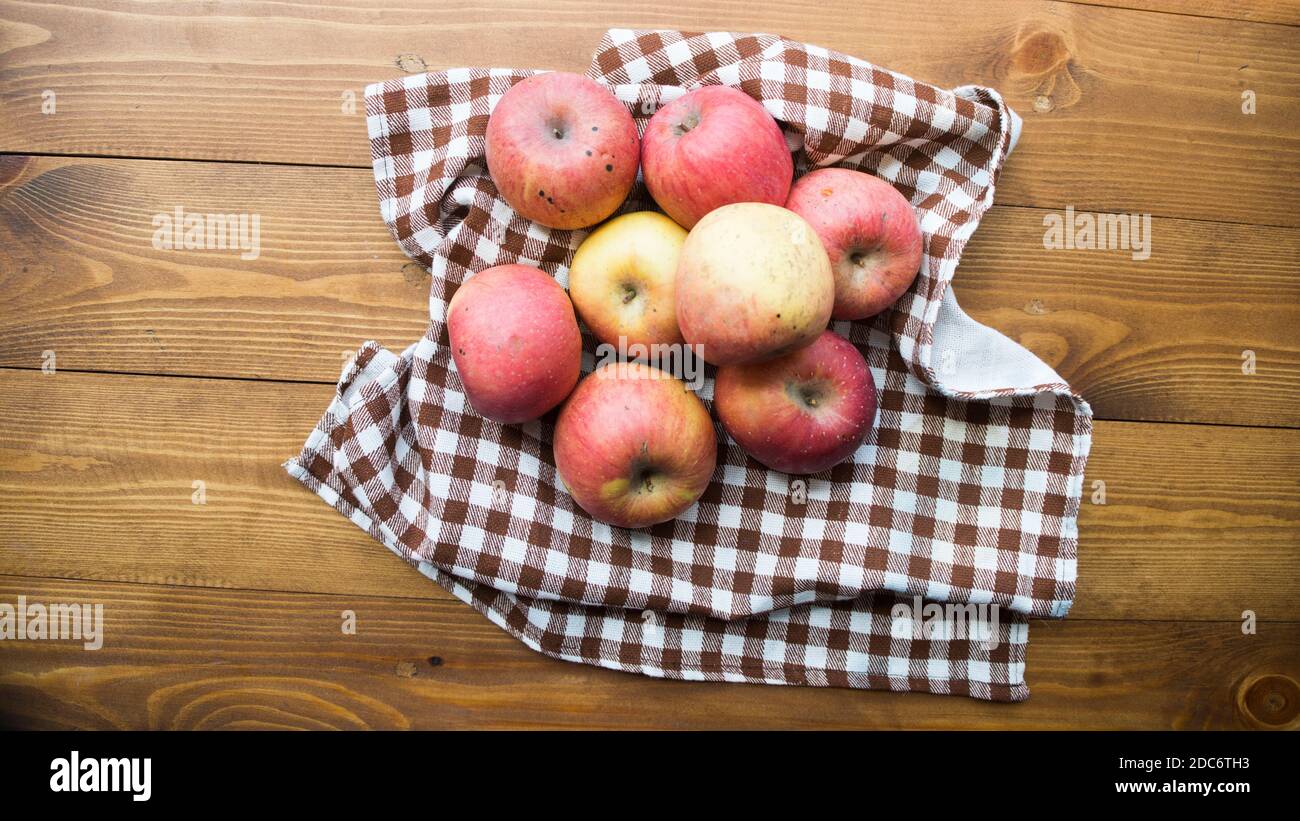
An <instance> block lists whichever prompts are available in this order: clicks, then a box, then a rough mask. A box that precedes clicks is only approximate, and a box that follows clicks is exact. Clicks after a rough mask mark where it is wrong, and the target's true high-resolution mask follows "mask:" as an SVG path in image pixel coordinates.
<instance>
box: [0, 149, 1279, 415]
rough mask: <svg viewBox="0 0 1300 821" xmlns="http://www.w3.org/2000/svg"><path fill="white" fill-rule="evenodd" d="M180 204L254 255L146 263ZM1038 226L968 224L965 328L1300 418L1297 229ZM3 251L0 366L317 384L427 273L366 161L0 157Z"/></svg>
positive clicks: (1070, 361) (401, 334)
mask: <svg viewBox="0 0 1300 821" xmlns="http://www.w3.org/2000/svg"><path fill="white" fill-rule="evenodd" d="M178 205H180V206H183V207H184V208H185V209H186V211H187V212H189V213H198V214H208V213H217V214H256V215H258V217H259V225H260V228H261V243H260V248H259V256H258V258H257V259H252V260H244V259H241V254H240V252H239V251H238V250H237V249H232V250H190V251H186V250H183V249H182V250H155V248H154V247H153V246H152V245H151V240H152V237H153V234H154V227H153V222H152V219H153V216H154V215H155V214H171V213H172V212H173V209H174V208H175V207H176V206H178ZM1044 213H1047V212H1044V211H1039V210H1036V209H1028V208H1011V207H1002V206H998V207H995V208H994V209H993V210H992V211H991V212H990V214H989V215H988V217H987V218H986V220H985V222H984V223H983V225H982V226H981V228H980V230H979V232H977V234H976V236H975V238H974V240H973V241H972V243H971V246H970V248H969V250H968V252H967V254H966V255H965V257H964V258H963V262H962V266H961V269H960V271H959V274H958V277H957V280H956V292H957V295H958V297H959V299H960V302H961V304H962V305H963V307H964V308H965V309H966V310H967V311H969V312H970V313H971V314H972V315H973V316H974V317H975V318H976V319H977V320H979V321H981V322H984V323H986V324H988V325H991V326H993V327H995V328H997V329H999V330H1001V331H1003V332H1004V333H1006V334H1008V335H1010V336H1011V337H1013V338H1015V339H1016V340H1018V341H1019V342H1020V343H1021V344H1023V345H1025V346H1026V347H1028V348H1030V349H1031V350H1033V351H1034V352H1035V353H1037V354H1038V355H1039V356H1040V357H1042V358H1043V359H1044V360H1046V361H1047V362H1048V363H1050V364H1051V365H1052V366H1053V367H1055V368H1057V369H1058V370H1059V372H1060V373H1061V374H1062V375H1063V376H1064V377H1065V378H1066V379H1068V380H1069V381H1070V382H1071V384H1073V385H1074V386H1075V388H1076V389H1077V390H1079V391H1081V392H1082V393H1083V395H1084V396H1085V397H1087V399H1088V400H1089V402H1091V403H1092V406H1093V408H1094V410H1095V412H1096V413H1097V415H1098V416H1099V417H1100V418H1103V419H1124V420H1138V419H1149V420H1165V421H1196V422H1218V423H1232V424H1250V425H1279V426H1300V406H1298V405H1297V403H1296V402H1295V401H1294V397H1295V396H1296V395H1297V392H1300V267H1297V265H1296V260H1297V259H1300V231H1298V230H1296V229H1291V228H1266V227H1259V226H1245V225H1224V224H1211V223H1204V222H1199V221H1189V220H1175V219H1162V218H1157V219H1155V220H1154V222H1153V227H1152V232H1151V233H1152V237H1153V238H1152V246H1151V256H1150V258H1149V259H1146V260H1134V259H1133V255H1132V254H1131V253H1129V252H1125V251H1088V250H1048V249H1045V248H1044V247H1043V234H1044V227H1043V215H1044ZM0 247H3V248H5V253H6V255H7V256H8V258H9V263H8V264H6V265H5V266H3V267H0V291H3V292H4V293H6V294H7V295H8V296H9V299H8V300H7V301H6V302H5V303H4V305H3V307H0V336H3V338H4V339H5V340H6V345H5V346H4V347H3V348H0V365H8V366H15V367H27V368H34V367H39V366H40V365H41V363H42V355H43V353H44V352H45V351H54V353H55V355H56V357H57V359H56V361H57V364H58V366H59V367H60V368H63V369H66V370H89V371H115V372H130V373H165V374H185V375H199V376H237V377H245V378H255V379H287V380H295V381H319V382H333V381H334V379H335V378H336V377H337V375H338V368H339V364H340V362H341V360H342V356H343V355H344V353H350V352H352V351H354V350H355V349H356V347H357V346H358V345H359V344H360V343H361V342H362V341H364V340H366V339H377V340H379V341H380V342H383V343H385V344H388V345H390V346H393V347H396V348H401V347H404V346H405V345H406V344H408V343H409V342H411V341H413V340H415V339H417V338H418V337H419V336H420V335H421V334H422V333H423V331H424V328H425V324H426V317H427V310H426V294H427V292H428V274H427V273H426V272H425V271H424V270H423V269H421V268H420V266H419V265H417V264H415V263H414V262H412V261H411V260H409V259H408V258H407V257H406V256H404V255H403V254H402V253H401V251H400V250H399V249H398V247H397V245H396V243H394V242H393V240H392V238H391V237H390V236H389V234H388V232H387V230H386V228H385V227H384V225H383V222H382V221H381V220H380V218H379V215H378V210H377V208H376V207H375V200H374V185H373V182H372V180H371V178H370V174H369V172H368V171H363V170H354V169H333V168H297V167H292V168H291V167H283V166H269V167H268V166H251V165H242V164H233V165H231V164H211V163H190V162H186V163H176V162H145V161H130V160H99V159H95V160H85V159H65V158H30V157H26V158H25V157H7V158H0ZM1261 249H1267V250H1268V252H1267V253H1262V252H1261ZM1135 282H1140V283H1141V287H1134V283H1135ZM1247 350H1249V351H1253V352H1254V354H1255V357H1256V372H1255V373H1254V374H1253V375H1250V376H1246V375H1243V373H1242V369H1241V366H1242V353H1243V351H1247Z"/></svg>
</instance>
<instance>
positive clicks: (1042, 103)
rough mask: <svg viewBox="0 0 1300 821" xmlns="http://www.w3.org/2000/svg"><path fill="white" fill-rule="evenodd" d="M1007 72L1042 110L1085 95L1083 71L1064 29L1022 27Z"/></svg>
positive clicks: (1061, 106)
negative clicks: (1082, 78)
mask: <svg viewBox="0 0 1300 821" xmlns="http://www.w3.org/2000/svg"><path fill="white" fill-rule="evenodd" d="M1006 71H1007V74H1008V80H1009V81H1010V84H1011V85H1012V86H1014V87H1015V88H1016V89H1017V91H1019V92H1020V93H1022V94H1025V95H1026V96H1028V98H1029V101H1031V102H1032V104H1033V107H1034V110H1035V111H1037V112H1039V113H1046V112H1048V111H1052V110H1054V109H1057V108H1063V107H1065V106H1070V105H1073V104H1074V103H1076V102H1078V100H1079V98H1080V97H1082V96H1083V91H1082V89H1081V88H1080V87H1079V83H1078V76H1082V72H1081V71H1080V70H1079V67H1078V66H1077V65H1075V63H1074V59H1073V56H1072V55H1071V53H1070V46H1069V43H1068V42H1067V41H1066V37H1065V35H1064V34H1061V33H1060V32H1056V31H1047V30H1044V29H1039V28H1033V27H1032V26H1029V27H1026V28H1024V29H1022V30H1021V31H1020V32H1019V34H1017V36H1016V40H1015V43H1014V45H1012V47H1011V52H1010V55H1009V57H1008V65H1007V67H1006ZM1076 75H1078V76H1076Z"/></svg>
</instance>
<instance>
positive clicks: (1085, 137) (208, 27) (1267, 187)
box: [0, 0, 1300, 226]
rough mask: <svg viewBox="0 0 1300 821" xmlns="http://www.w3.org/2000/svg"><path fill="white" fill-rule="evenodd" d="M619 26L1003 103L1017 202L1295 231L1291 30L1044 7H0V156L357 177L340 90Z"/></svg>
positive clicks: (568, 54) (1006, 198) (511, 56)
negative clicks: (763, 42) (1245, 107)
mask: <svg viewBox="0 0 1300 821" xmlns="http://www.w3.org/2000/svg"><path fill="white" fill-rule="evenodd" d="M609 26H634V27H650V28H673V27H678V28H688V29H722V30H746V31H756V30H757V31H774V32H778V33H781V34H784V35H787V36H789V37H792V38H796V39H800V40H805V41H809V42H813V43H818V44H820V45H824V46H828V47H831V48H836V49H840V50H843V51H846V52H849V53H852V54H856V55H859V56H863V57H866V58H869V59H871V60H874V61H875V62H877V63H879V64H881V65H886V66H889V67H891V68H893V69H896V70H899V71H902V72H905V73H908V74H911V75H914V76H916V77H918V78H920V79H923V80H927V81H930V82H934V83H938V84H940V85H944V86H955V85H959V84H963V83H981V84H985V85H989V86H992V87H995V88H997V89H999V90H1001V91H1002V92H1003V93H1004V94H1005V95H1006V97H1007V99H1008V101H1009V102H1010V103H1011V104H1012V106H1013V107H1015V108H1016V109H1017V110H1018V111H1020V112H1021V113H1022V114H1023V115H1024V116H1025V117H1026V128H1025V131H1024V136H1023V139H1022V140H1021V144H1020V147H1019V149H1018V155H1017V156H1016V157H1014V158H1013V160H1012V162H1011V164H1010V166H1009V167H1008V170H1007V173H1006V174H1005V175H1004V177H1003V179H1002V187H1001V191H1000V196H1001V201H1002V202H1005V203H1008V204H1015V205H1032V206H1040V207H1046V208H1054V209H1057V208H1062V207H1064V206H1065V205H1067V204H1072V205H1074V206H1075V207H1076V208H1080V209H1092V210H1108V211H1124V212H1130V211H1134V212H1150V213H1154V214H1157V215H1163V216H1176V217H1192V218H1200V219H1213V220H1226V221H1234V222H1263V223H1266V224H1282V225H1291V226H1296V225H1300V215H1298V213H1297V211H1296V209H1294V208H1293V207H1292V204H1293V203H1294V201H1295V200H1296V198H1297V194H1300V177H1298V176H1297V175H1296V174H1294V173H1287V170H1288V169H1294V168H1296V167H1297V164H1300V137H1297V135H1296V133H1295V130H1294V128H1293V127H1292V125H1293V124H1294V122H1295V121H1296V120H1297V118H1300V81H1298V79H1297V77H1298V72H1297V69H1298V68H1300V48H1297V45H1300V30H1297V29H1296V28H1294V27H1290V26H1277V25H1265V24H1261V23H1255V22H1247V21H1241V20H1222V19H1211V18H1205V17H1192V16H1183V15H1171V14H1156V13H1149V12H1144V11H1133V10H1128V9H1120V8H1106V7H1101V6H1091V5H1077V4H1068V3H1053V2H1045V1H1044V0H1017V1H1016V2H1006V3H998V4H981V5H980V6H979V7H978V11H977V12H974V11H973V10H972V7H971V6H970V5H968V4H967V3H965V2H962V0H939V1H938V2H933V3H926V4H923V5H917V4H898V3H894V2H889V0H871V2H862V0H833V1H832V2H830V3H827V2H814V0H745V2H739V0H724V2H718V1H717V0H687V1H686V2H680V1H679V0H674V2H672V3H667V2H648V3H640V4H637V5H636V6H635V7H633V8H628V7H625V6H622V5H620V4H616V3H613V2H611V0H547V2H545V3H542V2H541V1H540V0H511V2H501V3H494V4H492V5H489V6H485V5H483V4H481V3H477V2H469V0H438V2H436V3H435V2H431V0H413V2H409V3H405V4H403V6H402V7H401V8H395V7H394V8H374V7H372V6H370V4H369V3H363V2H361V0H345V2H336V3H330V4H328V5H324V6H319V5H315V4H308V3H303V2H286V3H276V4H257V3H238V4H234V3H232V4H215V5H214V4H205V5H203V6H191V5H189V4H183V3H180V2H176V1H175V0H172V1H165V2H159V3H150V4H148V5H147V6H141V5H139V4H136V3H133V2H129V0H93V2H90V3H83V4H78V7H77V8H69V7H64V6H57V5H48V4H37V3H33V2H18V1H17V0H5V1H4V2H3V3H0V59H3V63H2V64H0V65H2V66H3V72H2V73H0V107H2V108H0V110H3V113H4V116H3V117H0V151H8V152H27V153H60V154H101V155H102V154H108V155H118V156H132V157H176V158H187V159H189V158H193V159H223V160H256V161H263V162H292V163H320V164H332V165H350V166H357V167H368V166H369V156H368V142H367V139H366V135H365V128H364V118H363V115H362V114H361V113H360V110H361V107H360V106H359V105H358V106H356V107H353V108H348V107H346V106H345V103H346V102H347V100H346V99H345V95H348V94H351V95H352V99H354V100H355V99H358V98H359V97H360V95H361V94H362V91H363V89H364V87H365V85H366V84H367V83H370V82H375V81H378V80H383V79H387V78H390V77H395V76H400V75H402V74H403V73H409V72H420V71H424V70H425V69H426V68H428V69H437V68H445V67H448V66H453V65H508V66H528V67H537V68H549V69H568V70H582V69H584V68H585V67H586V65H587V63H588V61H589V59H590V56H591V52H592V50H593V48H594V46H595V44H596V43H597V41H598V39H599V37H600V35H601V33H602V32H603V30H604V29H605V28H606V27H609ZM46 91H53V92H54V93H55V95H56V97H55V99H56V112H55V113H54V114H42V113H41V112H42V108H41V106H42V95H43V93H44V92H46ZM1245 91H1251V92H1253V93H1254V94H1255V96H1256V101H1257V106H1256V113H1255V114H1253V115H1247V114H1243V113H1242V94H1243V92H1245ZM345 111H354V112H356V113H351V114H349V113H345Z"/></svg>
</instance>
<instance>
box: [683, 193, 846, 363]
mask: <svg viewBox="0 0 1300 821" xmlns="http://www.w3.org/2000/svg"><path fill="white" fill-rule="evenodd" d="M834 302H835V277H834V276H832V274H831V264H830V261H829V260H827V258H826V252H825V251H824V250H823V249H822V244H821V240H819V239H818V238H817V234H816V233H815V232H814V231H813V229H812V226H810V225H809V224H808V223H807V222H805V221H804V219H803V218H802V217H800V216H799V215H798V214H795V213H794V212H793V211H787V210H786V209H784V208H781V207H780V206H777V205H767V204H764V203H757V202H746V203H738V204H736V205H724V206H723V207H721V208H718V209H717V210H715V211H711V212H709V214H708V215H707V216H705V217H704V219H702V220H700V222H699V224H698V225H696V226H695V227H694V228H693V229H691V232H690V234H689V235H688V236H687V237H686V243H685V245H683V246H682V255H681V260H680V262H678V265H677V326H678V327H679V328H681V331H682V336H683V337H684V338H685V339H686V341H687V342H688V343H690V344H691V345H701V346H703V347H702V349H701V350H700V353H701V354H702V355H703V356H704V359H705V360H706V361H708V362H712V363H713V364H714V365H738V364H741V363H745V362H756V361H760V360H763V359H771V358H773V357H776V356H780V355H781V354H783V353H788V352H789V351H792V350H794V349H796V348H800V347H802V346H804V345H807V344H809V343H811V342H812V341H813V340H814V339H816V338H817V335H818V334H820V333H821V332H822V331H823V330H825V329H826V323H827V322H828V321H829V320H830V316H831V307H832V305H833V304H834Z"/></svg>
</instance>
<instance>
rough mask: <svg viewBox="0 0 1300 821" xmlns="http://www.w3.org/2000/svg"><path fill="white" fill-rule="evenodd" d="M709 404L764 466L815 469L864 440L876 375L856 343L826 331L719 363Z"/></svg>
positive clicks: (873, 401) (786, 469) (834, 462)
mask: <svg viewBox="0 0 1300 821" xmlns="http://www.w3.org/2000/svg"><path fill="white" fill-rule="evenodd" d="M713 407H714V408H716V409H717V411H718V418H719V419H721V420H722V425H723V427H725V428H726V429H727V432H728V433H730V434H731V438H733V439H735V440H736V444H738V445H740V447H741V448H742V449H744V451H745V452H746V453H748V454H749V455H750V456H753V457H754V458H755V459H757V460H758V461H760V462H762V463H763V464H764V465H766V466H767V467H769V468H772V469H773V470H779V471H783V472H785V473H820V472H822V471H823V470H828V469H830V468H832V467H834V466H835V465H838V464H839V463H840V462H843V461H844V460H845V459H847V458H849V457H850V456H852V455H853V452H854V451H856V450H857V449H858V445H860V444H862V439H863V437H865V436H866V435H867V431H868V430H870V429H871V423H872V422H873V421H874V420H875V418H876V383H875V380H874V379H872V376H871V369H870V368H868V367H867V361H866V360H865V359H863V358H862V354H861V353H859V352H858V349H857V348H856V347H855V346H854V345H853V343H852V342H849V341H848V340H847V339H845V338H844V337H842V336H840V335H838V334H836V333H835V332H833V331H826V332H825V333H823V334H822V335H821V336H819V337H818V338H817V341H815V342H813V344H811V345H809V346H808V347H806V348H801V349H799V350H797V351H795V352H794V353H791V354H787V355H786V356H783V357H781V358H780V359H775V360H773V361H771V362H764V363H762V364H757V365H734V366H731V367H724V368H718V373H717V377H716V379H715V381H714V385H713Z"/></svg>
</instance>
